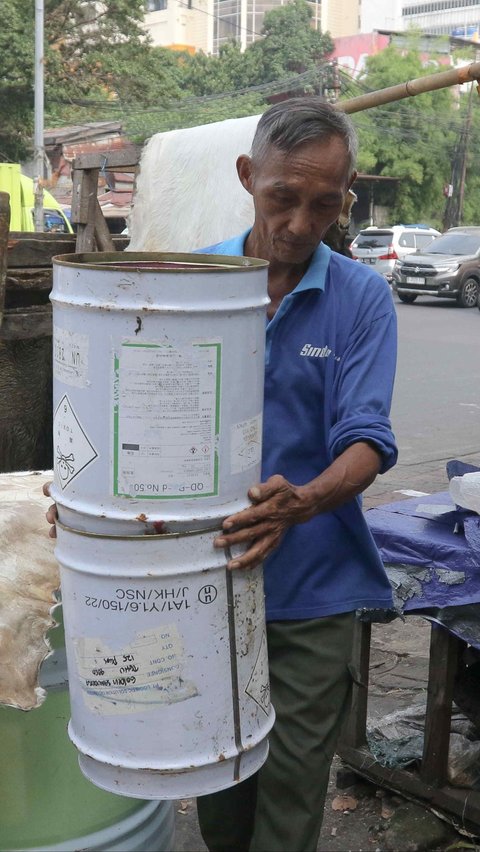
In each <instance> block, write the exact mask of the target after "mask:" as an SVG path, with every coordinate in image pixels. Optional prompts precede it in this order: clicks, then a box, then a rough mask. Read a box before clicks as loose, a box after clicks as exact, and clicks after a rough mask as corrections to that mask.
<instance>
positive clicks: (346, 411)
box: [197, 97, 396, 852]
mask: <svg viewBox="0 0 480 852" xmlns="http://www.w3.org/2000/svg"><path fill="white" fill-rule="evenodd" d="M356 147H357V143H356V137H355V133H354V130H353V127H352V125H351V123H350V120H349V119H348V118H347V116H345V115H344V114H343V113H341V112H340V111H337V110H336V109H335V108H334V107H331V106H330V105H328V104H326V103H324V102H323V101H322V100H321V99H320V98H316V97H311V98H298V99H293V100H290V101H286V102H283V103H280V104H278V105H276V106H274V107H272V108H271V109H269V110H268V111H267V112H266V113H264V115H263V116H262V118H261V119H260V121H259V124H258V127H257V131H256V135H255V138H254V141H253V145H252V151H251V156H250V157H248V156H241V157H239V158H238V161H237V171H238V176H239V178H240V181H241V183H242V184H243V186H244V187H245V189H246V190H247V191H248V192H249V193H250V194H251V195H252V197H253V202H254V209H255V220H254V223H253V227H252V229H251V230H250V231H248V232H247V233H246V234H243V235H241V236H240V237H237V238H234V239H232V240H227V241H226V242H223V243H220V244H218V245H216V246H213V247H210V248H209V249H206V251H208V252H212V253H218V254H226V255H246V256H249V257H258V258H264V259H266V260H268V261H269V262H270V266H269V275H268V291H269V296H270V300H271V301H270V306H269V308H268V312H267V313H268V320H269V322H268V325H267V332H266V333H267V356H266V374H265V409H264V438H263V470H262V480H263V481H262V484H259V485H255V486H254V487H253V488H251V489H250V492H249V498H250V500H251V503H252V506H251V508H248V509H246V510H244V511H242V512H239V513H238V514H236V515H233V516H231V517H229V518H227V519H226V520H225V522H224V524H223V532H222V534H221V536H220V537H219V538H218V539H217V541H216V546H218V547H225V546H232V545H234V544H244V545H246V551H245V553H244V555H242V556H239V557H238V556H236V557H235V558H234V559H233V560H232V561H231V562H230V563H229V568H231V569H237V570H244V569H248V568H252V567H253V566H254V565H257V564H259V563H260V562H263V563H264V569H265V594H266V612H267V622H268V624H267V635H268V645H269V660H270V680H271V698H272V703H273V706H274V708H275V711H276V717H277V718H276V723H275V725H274V729H273V731H272V733H271V736H270V753H269V756H268V759H267V762H266V764H265V765H264V766H263V767H262V769H261V770H260V772H259V773H258V774H257V775H256V776H254V777H252V778H250V779H247V780H246V781H244V782H243V783H241V784H239V785H237V786H236V787H233V788H230V789H229V790H224V791H222V792H220V793H216V794H213V795H209V796H202V797H200V798H199V799H198V801H197V805H198V814H199V821H200V827H201V831H202V835H203V838H204V840H205V842H206V844H207V846H208V848H209V849H210V850H211V852H226V850H236V851H238V852H247V850H251V852H276V850H285V852H296V850H298V852H305V851H306V850H315V849H316V847H317V842H318V837H319V833H320V827H321V822H322V813H323V807H324V801H325V795H326V790H327V784H328V776H329V770H330V765H331V761H332V757H333V754H334V751H335V746H336V742H337V739H338V735H339V732H340V728H341V725H342V722H343V720H344V717H345V713H346V710H347V708H348V702H349V696H350V690H351V674H350V669H349V664H350V659H351V647H352V631H353V624H354V612H355V610H356V609H359V608H372V609H373V608H386V609H387V608H390V607H391V606H392V600H391V590H390V585H389V583H388V580H387V578H386V575H385V572H384V569H383V566H382V564H381V561H380V558H379V556H378V553H377V551H376V548H375V545H374V543H373V540H372V538H371V536H370V534H369V531H368V528H367V525H366V522H365V519H364V516H363V513H362V509H361V503H360V499H359V495H360V494H361V492H362V491H364V490H365V488H367V487H368V486H369V485H370V484H371V483H372V482H373V480H374V479H375V477H376V476H377V474H378V473H381V472H384V471H386V470H388V469H389V468H390V467H391V466H393V465H394V464H395V461H396V448H395V442H394V437H393V435H392V432H391V428H390V422H389V409H390V402H391V394H392V388H393V378H394V371H395V360H396V322H395V311H394V306H393V303H392V299H391V295H390V291H389V288H388V286H387V284H386V282H385V281H384V280H383V279H382V278H380V276H378V275H377V274H376V273H375V272H373V271H371V270H370V269H369V268H368V267H366V266H364V265H363V264H359V263H355V262H354V261H352V260H349V259H347V258H345V257H342V256H340V255H338V254H335V253H332V252H331V251H330V249H328V248H327V246H326V245H324V244H323V243H322V239H323V237H324V236H325V234H326V232H327V230H328V228H329V226H330V225H331V224H332V223H333V222H335V220H336V219H337V217H338V216H339V214H340V212H341V210H342V206H343V202H344V198H345V196H346V194H347V192H348V190H349V188H350V187H351V185H352V183H353V182H354V180H355V177H356V172H355V169H354V162H355V155H356Z"/></svg>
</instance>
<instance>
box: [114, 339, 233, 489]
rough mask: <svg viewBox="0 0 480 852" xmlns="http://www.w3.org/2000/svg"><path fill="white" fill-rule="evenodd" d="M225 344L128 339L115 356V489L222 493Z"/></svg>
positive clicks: (217, 342)
mask: <svg viewBox="0 0 480 852" xmlns="http://www.w3.org/2000/svg"><path fill="white" fill-rule="evenodd" d="M220 365H221V342H220V341H218V340H215V341H205V340H202V341H198V340H195V341H192V342H191V343H190V345H187V346H184V347H182V348H176V347H174V346H170V345H163V344H157V343H149V344H145V343H142V344H138V343H135V342H132V341H125V342H124V343H123V344H122V346H121V351H120V353H119V356H118V357H117V358H115V379H114V430H113V431H114V448H113V468H114V470H113V472H114V475H113V483H114V486H113V487H114V494H115V495H125V496H131V497H136V498H137V499H142V498H147V499H149V500H152V499H154V500H155V499H156V500H162V499H171V498H172V497H173V498H181V497H183V498H184V497H206V496H212V495H215V494H218V463H219V461H218V435H219V429H220V422H219V421H220Z"/></svg>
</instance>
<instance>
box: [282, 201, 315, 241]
mask: <svg viewBox="0 0 480 852" xmlns="http://www.w3.org/2000/svg"><path fill="white" fill-rule="evenodd" d="M312 227H313V217H312V214H311V211H310V210H307V209H306V208H304V207H297V208H295V210H293V211H292V214H291V216H290V221H289V223H288V229H289V231H290V232H291V233H292V234H294V235H295V236H297V237H305V236H310V234H311V233H312Z"/></svg>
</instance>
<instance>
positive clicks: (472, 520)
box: [366, 491, 480, 648]
mask: <svg viewBox="0 0 480 852" xmlns="http://www.w3.org/2000/svg"><path fill="white" fill-rule="evenodd" d="M366 519H367V522H368V525H369V527H370V530H371V532H372V534H373V537H374V539H375V542H376V544H377V547H378V549H379V551H380V555H381V557H382V560H383V562H384V565H385V568H386V570H387V574H388V576H389V579H390V582H391V584H392V589H393V594H394V602H395V609H396V611H397V613H398V614H401V613H410V614H412V615H413V614H416V615H423V616H424V617H426V618H428V619H429V620H432V621H436V622H438V623H439V624H442V625H443V626H445V627H446V628H447V629H448V630H450V631H451V632H452V633H454V634H455V635H457V636H459V637H460V638H461V639H464V640H465V641H466V642H469V643H470V644H472V645H474V646H476V647H477V648H480V517H479V516H478V515H477V514H476V513H474V512H470V511H468V510H465V509H459V508H458V507H457V506H455V505H454V504H453V503H452V500H451V497H450V494H449V492H448V491H445V492H440V493H437V494H429V495H425V496H422V497H414V498H411V499H408V500H400V501H398V502H395V503H388V504H387V505H383V506H379V507H378V508H375V509H369V510H368V511H367V512H366Z"/></svg>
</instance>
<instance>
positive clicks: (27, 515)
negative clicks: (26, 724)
mask: <svg viewBox="0 0 480 852" xmlns="http://www.w3.org/2000/svg"><path fill="white" fill-rule="evenodd" d="M51 479H52V474H51V473H50V474H46V473H40V474H27V475H23V474H12V473H4V474H1V475H0V540H1V542H2V546H1V549H0V704H7V705H10V706H13V707H18V708H20V709H21V710H31V709H32V708H34V707H38V706H39V705H40V704H41V703H42V701H43V699H44V697H45V691H44V690H43V689H42V688H41V687H40V686H39V684H38V674H39V670H40V666H41V664H42V661H43V660H44V659H45V657H47V656H48V655H49V654H50V650H51V649H50V644H49V642H48V639H47V632H48V630H49V629H50V628H52V627H54V626H55V624H56V622H55V621H54V619H53V617H52V609H53V608H54V607H55V605H56V602H57V600H56V597H55V592H56V590H57V589H58V587H59V584H60V582H59V571H58V566H57V563H56V560H55V558H54V555H53V549H54V542H53V540H52V539H51V538H49V536H48V524H47V522H46V520H45V512H46V510H47V507H48V505H49V503H48V500H47V498H45V497H44V496H43V493H42V485H43V483H44V482H48V481H50V480H51Z"/></svg>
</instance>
